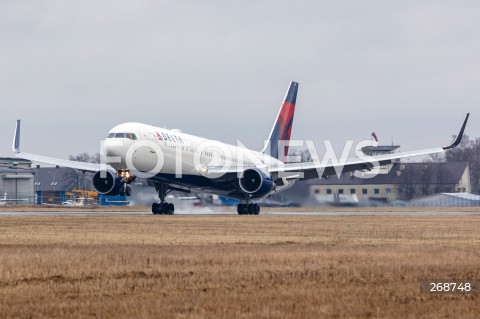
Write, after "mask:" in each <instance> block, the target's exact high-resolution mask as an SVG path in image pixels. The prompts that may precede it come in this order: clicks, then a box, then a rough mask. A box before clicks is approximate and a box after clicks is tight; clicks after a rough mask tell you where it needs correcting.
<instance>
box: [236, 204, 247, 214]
mask: <svg viewBox="0 0 480 319" xmlns="http://www.w3.org/2000/svg"><path fill="white" fill-rule="evenodd" d="M237 212H238V214H239V215H245V214H247V205H246V204H238V206H237Z"/></svg>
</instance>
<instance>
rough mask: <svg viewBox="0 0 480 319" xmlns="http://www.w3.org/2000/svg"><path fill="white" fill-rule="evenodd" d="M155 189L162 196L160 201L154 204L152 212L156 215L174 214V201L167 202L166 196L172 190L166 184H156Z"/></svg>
mask: <svg viewBox="0 0 480 319" xmlns="http://www.w3.org/2000/svg"><path fill="white" fill-rule="evenodd" d="M155 190H156V191H157V192H158V197H159V198H160V203H153V204H152V213H153V214H154V215H157V214H160V215H173V213H174V211H175V206H174V205H173V204H172V203H167V202H166V201H165V196H166V195H167V194H168V193H169V192H170V191H171V189H169V188H168V187H167V186H166V185H164V184H156V185H155Z"/></svg>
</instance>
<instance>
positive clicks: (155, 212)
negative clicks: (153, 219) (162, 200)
mask: <svg viewBox="0 0 480 319" xmlns="http://www.w3.org/2000/svg"><path fill="white" fill-rule="evenodd" d="M158 212H159V205H158V203H153V204H152V213H153V214H154V215H157V214H158Z"/></svg>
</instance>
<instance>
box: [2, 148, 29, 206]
mask: <svg viewBox="0 0 480 319" xmlns="http://www.w3.org/2000/svg"><path fill="white" fill-rule="evenodd" d="M31 166H32V163H31V162H30V161H27V160H22V159H18V158H9V157H4V158H0V202H1V203H2V204H3V205H31V204H33V203H34V202H35V193H34V185H35V170H33V169H32V168H31Z"/></svg>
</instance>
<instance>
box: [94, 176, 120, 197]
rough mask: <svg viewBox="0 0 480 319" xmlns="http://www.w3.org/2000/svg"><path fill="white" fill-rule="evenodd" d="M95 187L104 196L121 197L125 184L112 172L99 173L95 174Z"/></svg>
mask: <svg viewBox="0 0 480 319" xmlns="http://www.w3.org/2000/svg"><path fill="white" fill-rule="evenodd" d="M92 182H93V187H94V188H95V190H96V191H97V192H98V193H99V194H102V195H107V196H116V195H119V194H120V192H121V190H122V187H124V184H125V182H124V181H123V180H122V178H121V177H119V176H118V175H117V174H115V173H112V172H110V171H98V172H96V173H95V174H93V178H92Z"/></svg>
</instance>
